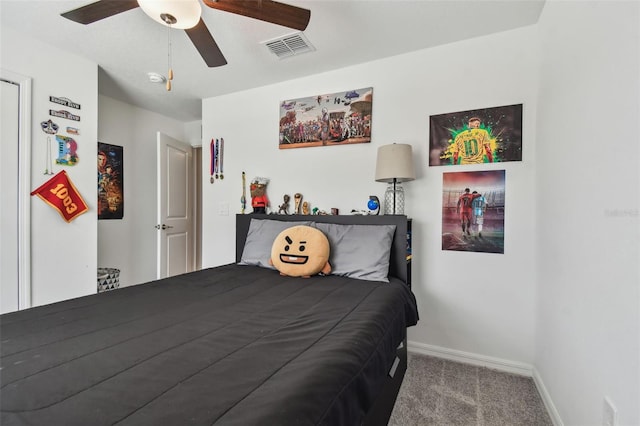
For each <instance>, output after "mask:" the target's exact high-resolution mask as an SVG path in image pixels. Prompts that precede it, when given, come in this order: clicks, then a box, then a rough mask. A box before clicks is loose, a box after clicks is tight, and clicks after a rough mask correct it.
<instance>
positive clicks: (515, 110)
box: [429, 104, 522, 166]
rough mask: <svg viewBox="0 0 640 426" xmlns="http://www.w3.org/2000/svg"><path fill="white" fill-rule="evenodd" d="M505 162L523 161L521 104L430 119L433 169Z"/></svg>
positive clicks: (430, 146) (455, 113) (430, 147)
mask: <svg viewBox="0 0 640 426" xmlns="http://www.w3.org/2000/svg"><path fill="white" fill-rule="evenodd" d="M506 161H522V104H517V105H507V106H501V107H495V108H484V109H475V110H469V111H460V112H453V113H448V114H440V115H432V116H431V117H430V121H429V165H430V166H452V165H460V164H481V163H503V162H506Z"/></svg>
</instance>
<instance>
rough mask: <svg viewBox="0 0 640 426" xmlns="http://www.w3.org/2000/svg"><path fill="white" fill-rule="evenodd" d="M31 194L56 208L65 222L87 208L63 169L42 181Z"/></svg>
mask: <svg viewBox="0 0 640 426" xmlns="http://www.w3.org/2000/svg"><path fill="white" fill-rule="evenodd" d="M31 195H37V196H38V197H40V198H41V199H42V200H43V201H44V202H45V203H47V204H49V205H50V206H51V207H53V208H54V209H56V210H58V213H60V215H61V216H62V218H63V219H64V220H66V221H67V222H71V221H72V220H73V219H75V218H76V217H78V216H80V215H81V214H82V213H84V212H86V211H87V210H89V208H88V207H87V204H86V203H85V202H84V200H83V199H82V196H81V195H80V193H78V190H77V189H76V187H75V186H74V185H73V183H72V182H71V180H69V176H67V172H65V171H64V170H62V171H61V172H60V173H58V174H56V175H55V176H53V177H52V178H51V179H49V180H48V181H46V182H45V183H43V184H42V185H41V186H40V187H39V188H38V189H36V190H34V191H33V192H32V193H31Z"/></svg>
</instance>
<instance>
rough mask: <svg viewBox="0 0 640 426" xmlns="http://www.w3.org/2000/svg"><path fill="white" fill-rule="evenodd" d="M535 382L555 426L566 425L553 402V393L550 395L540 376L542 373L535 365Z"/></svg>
mask: <svg viewBox="0 0 640 426" xmlns="http://www.w3.org/2000/svg"><path fill="white" fill-rule="evenodd" d="M533 383H535V384H536V388H538V393H539V394H540V397H541V398H542V402H544V406H545V407H547V412H548V413H549V417H551V421H552V422H553V426H564V423H563V422H562V419H561V418H560V413H559V412H558V409H557V408H556V406H555V404H554V403H553V400H552V399H551V395H549V392H548V391H547V388H546V386H545V385H544V382H543V381H542V377H540V373H539V372H538V370H537V369H536V368H535V367H534V368H533Z"/></svg>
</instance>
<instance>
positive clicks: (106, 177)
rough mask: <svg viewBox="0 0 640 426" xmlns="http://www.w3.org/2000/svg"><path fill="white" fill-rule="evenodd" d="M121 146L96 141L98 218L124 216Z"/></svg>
mask: <svg viewBox="0 0 640 426" xmlns="http://www.w3.org/2000/svg"><path fill="white" fill-rule="evenodd" d="M122 162H123V148H122V147H121V146H117V145H109V144H106V143H102V142H98V219H122V218H123V216H124V191H123V166H122Z"/></svg>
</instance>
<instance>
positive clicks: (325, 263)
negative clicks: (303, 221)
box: [271, 225, 331, 277]
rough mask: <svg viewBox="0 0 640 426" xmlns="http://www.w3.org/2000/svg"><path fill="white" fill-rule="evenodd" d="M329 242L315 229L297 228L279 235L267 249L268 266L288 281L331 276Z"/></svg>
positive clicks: (288, 229)
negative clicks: (321, 274)
mask: <svg viewBox="0 0 640 426" xmlns="http://www.w3.org/2000/svg"><path fill="white" fill-rule="evenodd" d="M329 250H330V249H329V240H328V239H327V237H326V236H325V235H324V234H323V233H322V231H319V230H318V229H316V228H312V227H311V226H305V225H299V226H292V227H291V228H287V229H285V230H284V231H282V232H280V234H278V236H277V237H276V238H275V240H274V241H273V245H272V246H271V264H272V265H273V266H274V267H275V268H276V269H277V270H278V271H279V272H280V273H281V274H282V275H288V276H291V277H310V276H311V275H316V274H318V273H320V272H322V273H323V274H325V275H326V274H328V273H329V272H331V266H330V265H329Z"/></svg>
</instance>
